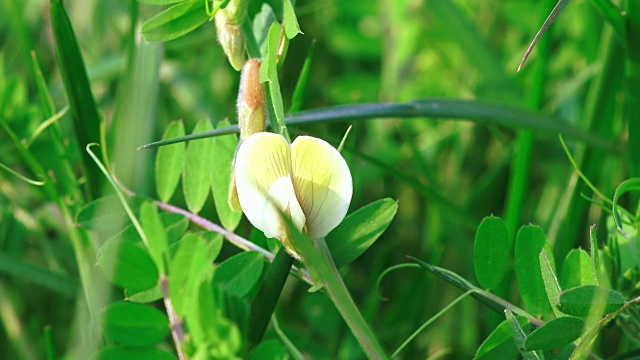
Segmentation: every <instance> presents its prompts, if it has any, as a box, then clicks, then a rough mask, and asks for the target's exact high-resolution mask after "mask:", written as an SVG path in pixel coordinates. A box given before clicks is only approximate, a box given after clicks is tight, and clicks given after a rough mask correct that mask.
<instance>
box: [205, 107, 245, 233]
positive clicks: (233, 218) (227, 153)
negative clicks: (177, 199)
mask: <svg viewBox="0 0 640 360" xmlns="http://www.w3.org/2000/svg"><path fill="white" fill-rule="evenodd" d="M225 126H229V122H228V121H226V120H224V121H221V122H220V123H219V124H218V128H221V127H225ZM237 147H238V138H237V136H236V135H227V136H222V137H218V138H216V139H215V140H214V144H213V154H214V155H213V159H212V160H213V161H212V162H213V164H212V167H211V169H212V172H213V173H212V175H211V177H212V181H211V183H212V186H211V191H212V192H213V200H214V204H215V206H216V212H217V213H218V218H219V219H220V222H221V223H222V226H224V227H225V228H226V229H227V230H230V231H233V230H234V229H235V228H236V227H237V226H238V223H239V222H240V219H241V218H242V212H240V211H238V212H236V211H233V210H231V208H230V207H229V203H228V199H229V181H230V179H231V163H232V162H233V157H234V155H235V153H236V148H237Z"/></svg>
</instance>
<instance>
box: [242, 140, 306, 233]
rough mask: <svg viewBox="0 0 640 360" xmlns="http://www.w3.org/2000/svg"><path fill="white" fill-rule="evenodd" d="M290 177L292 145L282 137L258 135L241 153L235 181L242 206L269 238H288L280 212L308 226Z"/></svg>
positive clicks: (243, 146) (255, 224) (251, 219)
mask: <svg viewBox="0 0 640 360" xmlns="http://www.w3.org/2000/svg"><path fill="white" fill-rule="evenodd" d="M290 173H291V151H290V147H289V143H288V142H287V140H286V139H285V138H284V137H282V136H280V135H276V134H272V133H266V132H264V133H256V134H253V135H251V136H249V137H248V138H247V139H246V140H245V141H244V142H243V143H242V145H241V146H240V148H239V149H238V154H237V155H236V161H235V179H236V187H237V189H238V200H239V201H240V206H241V207H242V210H243V211H244V213H245V216H246V217H247V219H249V221H250V222H251V224H253V226H255V227H256V228H258V229H259V230H260V231H262V232H264V233H265V235H266V236H268V237H274V238H277V239H282V237H283V236H285V235H286V233H283V232H282V230H283V227H282V221H281V215H280V211H281V212H284V213H285V214H291V215H292V216H294V218H293V219H294V223H295V224H296V226H298V224H302V225H300V228H302V226H303V225H304V219H302V220H301V218H300V215H301V214H302V211H301V210H299V209H300V205H298V202H297V201H296V198H295V193H294V192H293V187H292V184H291V175H290ZM287 183H288V184H287ZM276 209H278V210H276Z"/></svg>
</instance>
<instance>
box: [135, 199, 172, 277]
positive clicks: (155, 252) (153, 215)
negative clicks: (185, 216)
mask: <svg viewBox="0 0 640 360" xmlns="http://www.w3.org/2000/svg"><path fill="white" fill-rule="evenodd" d="M140 221H141V223H142V228H143V229H144V233H145V235H146V237H147V244H148V246H149V253H150V254H151V257H152V258H153V261H154V262H155V263H156V266H157V267H158V269H159V270H160V271H161V272H162V273H163V274H166V270H165V256H166V254H167V251H168V250H169V242H168V241H167V233H166V231H165V229H164V226H163V225H162V221H161V220H160V216H159V215H158V208H157V207H156V206H155V205H154V204H153V203H150V202H146V203H144V204H142V206H141V207H140Z"/></svg>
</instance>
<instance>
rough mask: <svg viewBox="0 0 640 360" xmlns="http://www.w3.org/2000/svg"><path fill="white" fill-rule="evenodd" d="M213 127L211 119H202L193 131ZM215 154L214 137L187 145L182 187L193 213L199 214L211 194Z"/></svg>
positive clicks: (197, 131) (201, 130)
mask: <svg viewBox="0 0 640 360" xmlns="http://www.w3.org/2000/svg"><path fill="white" fill-rule="evenodd" d="M212 128H213V127H212V125H211V122H210V121H209V120H201V121H199V122H198V123H197V124H196V127H195V129H193V133H194V134H197V133H200V132H203V131H207V130H211V129H212ZM213 155H214V154H213V139H202V140H195V141H191V142H189V145H188V146H187V158H186V160H185V167H184V174H183V176H182V188H183V190H184V197H185V200H186V202H187V207H188V208H189V210H190V211H191V212H192V213H196V214H197V213H198V212H199V211H200V210H201V209H202V207H203V206H204V203H205V201H206V200H207V195H209V188H210V187H211V167H212V166H213Z"/></svg>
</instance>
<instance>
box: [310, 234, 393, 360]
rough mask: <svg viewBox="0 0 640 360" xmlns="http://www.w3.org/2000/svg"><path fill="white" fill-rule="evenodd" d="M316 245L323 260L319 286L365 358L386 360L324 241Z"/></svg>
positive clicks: (319, 270) (320, 268)
mask: <svg viewBox="0 0 640 360" xmlns="http://www.w3.org/2000/svg"><path fill="white" fill-rule="evenodd" d="M317 245H318V247H319V249H320V252H321V253H322V255H323V257H324V260H325V261H323V262H319V263H317V264H314V265H317V266H318V267H319V269H317V271H318V274H319V275H320V281H321V284H322V285H323V286H324V287H325V289H326V290H327V293H328V294H329V297H330V298H331V301H333V303H334V305H335V306H336V308H337V309H338V311H339V312H340V315H342V318H343V319H344V320H345V321H346V322H347V325H348V326H349V328H350V329H351V332H353V335H355V337H356V338H357V339H358V342H360V346H362V348H363V349H364V350H365V352H366V354H367V356H368V357H369V358H370V359H387V358H388V357H387V355H386V354H385V352H384V350H383V349H382V347H381V346H380V344H379V343H378V341H377V339H376V337H375V335H374V333H373V331H371V329H370V328H369V325H368V324H367V322H366V321H365V320H364V318H363V317H362V314H360V311H359V310H358V307H357V306H356V304H355V303H354V302H353V299H352V298H351V295H350V294H349V291H348V290H347V287H346V286H345V284H344V281H342V277H340V273H338V269H337V268H336V265H335V263H334V262H333V258H332V257H331V253H330V252H329V248H328V247H327V243H326V241H325V240H324V239H319V240H317Z"/></svg>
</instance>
